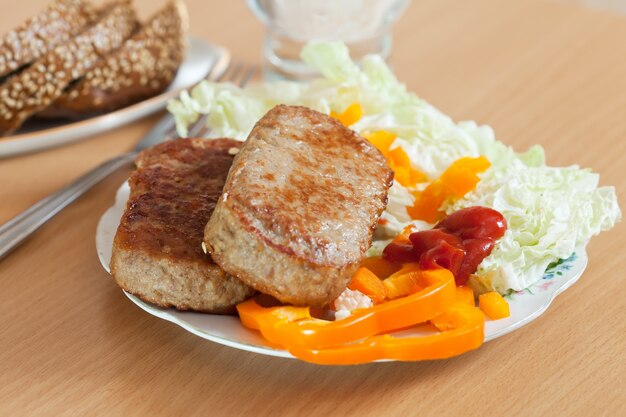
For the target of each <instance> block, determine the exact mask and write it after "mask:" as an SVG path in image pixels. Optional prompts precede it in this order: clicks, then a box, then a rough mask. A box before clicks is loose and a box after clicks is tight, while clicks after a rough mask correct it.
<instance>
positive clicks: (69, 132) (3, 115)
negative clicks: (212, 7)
mask: <svg viewBox="0 0 626 417" xmlns="http://www.w3.org/2000/svg"><path fill="white" fill-rule="evenodd" d="M187 29H188V16H187V10H186V8H185V5H184V3H183V2H182V1H181V0H168V1H167V2H166V3H165V4H164V5H163V6H162V7H161V8H160V9H159V10H157V11H156V12H155V13H154V14H153V15H152V16H150V17H148V18H147V19H146V20H144V21H140V20H139V18H138V16H137V13H136V11H135V9H134V7H133V4H132V3H131V2H130V1H126V0H111V1H107V2H106V3H104V4H102V5H100V6H99V7H96V6H94V5H93V4H91V3H90V2H88V1H87V0H53V1H52V2H51V3H50V4H49V5H48V7H47V9H45V10H43V11H42V12H40V13H39V14H37V15H35V16H32V17H31V18H29V19H28V20H26V21H25V22H23V23H22V24H20V25H19V26H17V27H16V28H14V29H13V30H11V31H10V32H8V33H6V34H4V35H3V37H2V38H1V39H0V96H1V97H2V100H1V101H0V157H7V156H12V155H18V154H21V153H26V152H32V151H37V150H42V149H46V148H50V147H55V146H59V145H62V144H65V143H69V142H72V141H76V140H79V139H85V138H88V137H89V136H91V135H95V134H98V133H100V132H103V131H106V130H109V129H111V128H114V127H117V126H120V125H123V124H126V123H129V122H132V121H134V120H137V119H139V118H142V117H145V116H148V115H150V114H152V113H154V112H157V111H159V110H161V109H163V108H164V107H165V106H166V104H167V101H168V100H169V99H170V98H172V97H174V96H176V94H177V93H178V92H179V91H181V90H182V89H185V88H188V87H190V86H191V85H194V84H195V83H197V82H198V81H200V80H201V79H202V78H204V77H205V76H206V75H207V73H208V72H209V71H210V70H213V71H215V72H216V73H219V72H220V71H223V70H224V69H225V68H226V66H227V63H228V60H229V55H228V53H227V51H226V50H224V49H223V48H221V47H218V46H215V45H212V44H210V43H208V42H206V41H203V40H201V39H197V38H193V37H188V36H187Z"/></svg>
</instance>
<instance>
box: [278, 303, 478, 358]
mask: <svg viewBox="0 0 626 417" xmlns="http://www.w3.org/2000/svg"><path fill="white" fill-rule="evenodd" d="M436 326H437V327H438V328H439V329H440V330H442V331H441V332H440V333H436V334H433V335H428V336H421V337H402V338H398V337H394V336H391V335H381V336H373V337H370V338H368V339H365V340H364V341H362V342H358V343H354V344H349V345H342V346H336V347H330V348H325V349H310V348H306V347H304V346H297V345H294V346H288V350H289V352H290V353H291V354H292V355H294V356H295V357H297V358H300V359H302V360H305V361H307V362H312V363H317V364H322V365H354V364H360V363H368V362H373V361H376V360H381V359H395V360H401V361H419V360H432V359H445V358H450V357H452V356H457V355H460V354H462V353H465V352H467V351H470V350H473V349H477V348H478V347H480V346H481V345H482V343H483V340H484V337H485V336H484V326H485V319H484V315H483V313H482V312H481V311H480V310H479V309H478V308H476V307H474V306H470V305H467V304H462V303H459V304H457V305H455V306H454V307H452V308H451V309H450V310H448V311H446V312H445V313H443V314H441V315H439V316H438V317H437V321H436Z"/></svg>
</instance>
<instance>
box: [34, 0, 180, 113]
mask: <svg viewBox="0 0 626 417" xmlns="http://www.w3.org/2000/svg"><path fill="white" fill-rule="evenodd" d="M187 26H188V17H187V9H186V8H185V4H184V3H183V2H182V1H180V0H175V1H170V2H168V3H167V4H166V6H165V7H164V8H162V9H161V10H160V11H158V12H157V13H156V14H155V15H154V16H153V17H152V18H151V19H150V20H149V21H148V22H146V23H145V24H144V25H143V26H142V27H141V28H140V30H139V31H138V32H137V33H135V35H133V36H132V37H131V38H130V39H128V40H127V41H126V42H124V45H123V46H122V47H121V48H120V49H118V50H116V51H115V52H113V53H111V54H110V55H107V56H106V57H105V58H104V59H103V60H102V61H101V62H100V63H99V64H98V65H96V66H95V67H94V68H93V69H91V70H90V71H89V72H87V74H85V76H84V77H83V78H82V79H81V80H80V81H79V82H78V83H76V85H74V86H72V87H71V88H70V89H69V90H68V91H66V92H65V93H64V94H63V95H62V96H61V97H60V98H59V99H58V100H57V101H56V102H55V103H53V104H52V106H50V107H49V108H47V109H45V110H44V111H43V112H42V113H41V114H39V116H41V117H66V118H76V117H81V116H84V115H88V114H90V113H100V112H106V111H111V110H116V109H119V108H122V107H124V106H127V105H129V104H133V103H136V102H138V101H141V100H144V99H146V98H149V97H152V96H155V95H157V94H159V93H161V92H163V91H164V90H165V89H166V88H167V86H168V85H170V83H171V82H172V80H173V79H174V77H175V76H176V73H177V72H178V67H179V66H180V64H181V62H182V60H183V58H184V54H185V35H186V31H187Z"/></svg>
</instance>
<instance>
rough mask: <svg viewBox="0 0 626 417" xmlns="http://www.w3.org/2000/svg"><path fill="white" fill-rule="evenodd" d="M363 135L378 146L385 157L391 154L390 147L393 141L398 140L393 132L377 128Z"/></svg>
mask: <svg viewBox="0 0 626 417" xmlns="http://www.w3.org/2000/svg"><path fill="white" fill-rule="evenodd" d="M363 137H364V138H365V139H367V140H369V141H370V142H371V143H372V145H374V146H375V147H376V149H378V150H379V151H380V153H382V154H383V155H384V156H385V158H387V156H388V155H389V148H390V147H391V145H392V144H393V141H394V140H396V135H395V134H394V133H391V132H387V131H385V130H377V131H376V132H372V133H364V134H363Z"/></svg>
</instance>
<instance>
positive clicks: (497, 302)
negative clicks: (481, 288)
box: [478, 291, 511, 320]
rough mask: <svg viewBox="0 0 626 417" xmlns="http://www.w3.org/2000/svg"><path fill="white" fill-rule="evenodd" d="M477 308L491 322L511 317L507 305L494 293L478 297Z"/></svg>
mask: <svg viewBox="0 0 626 417" xmlns="http://www.w3.org/2000/svg"><path fill="white" fill-rule="evenodd" d="M478 306H479V307H480V309H481V310H482V311H483V312H484V313H485V314H486V315H487V317H489V318H490V319H492V320H499V319H504V318H506V317H509V316H510V315H511V310H510V308H509V303H507V302H506V300H505V299H504V297H502V296H501V295H500V294H499V293H498V292H496V291H490V292H488V293H485V294H481V295H479V296H478Z"/></svg>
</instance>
